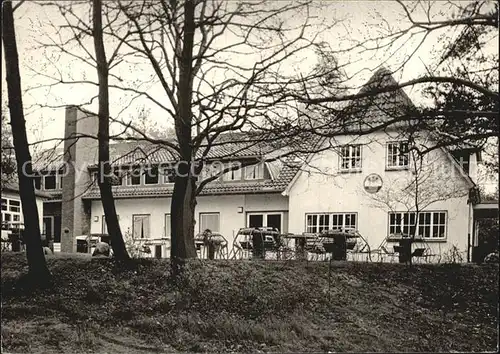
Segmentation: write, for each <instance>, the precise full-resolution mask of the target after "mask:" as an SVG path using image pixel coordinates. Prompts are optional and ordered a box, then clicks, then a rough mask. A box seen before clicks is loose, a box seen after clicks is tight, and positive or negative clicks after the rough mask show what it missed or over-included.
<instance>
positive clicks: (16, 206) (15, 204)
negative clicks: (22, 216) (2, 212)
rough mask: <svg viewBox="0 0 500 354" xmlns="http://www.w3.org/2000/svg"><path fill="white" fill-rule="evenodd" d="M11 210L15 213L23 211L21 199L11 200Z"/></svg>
mask: <svg viewBox="0 0 500 354" xmlns="http://www.w3.org/2000/svg"><path fill="white" fill-rule="evenodd" d="M9 211H13V212H15V213H20V212H21V202H20V201H19V200H12V199H11V200H9Z"/></svg>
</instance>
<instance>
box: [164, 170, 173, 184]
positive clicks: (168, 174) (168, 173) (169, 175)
mask: <svg viewBox="0 0 500 354" xmlns="http://www.w3.org/2000/svg"><path fill="white" fill-rule="evenodd" d="M162 175H163V183H174V182H175V170H174V169H171V168H170V169H167V168H165V169H163V172H162Z"/></svg>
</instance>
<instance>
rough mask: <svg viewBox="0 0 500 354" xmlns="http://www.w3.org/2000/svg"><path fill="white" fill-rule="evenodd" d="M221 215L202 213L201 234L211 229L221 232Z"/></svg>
mask: <svg viewBox="0 0 500 354" xmlns="http://www.w3.org/2000/svg"><path fill="white" fill-rule="evenodd" d="M219 226H220V225H219V213H200V232H203V231H205V230H206V229H210V231H212V232H219V231H220V228H219Z"/></svg>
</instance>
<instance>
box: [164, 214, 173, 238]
mask: <svg viewBox="0 0 500 354" xmlns="http://www.w3.org/2000/svg"><path fill="white" fill-rule="evenodd" d="M163 222H164V223H165V224H164V225H163V235H164V237H166V238H171V237H172V227H171V225H172V215H171V214H170V213H165V216H164V217H163ZM167 231H168V232H167Z"/></svg>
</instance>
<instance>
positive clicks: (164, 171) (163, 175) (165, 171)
mask: <svg viewBox="0 0 500 354" xmlns="http://www.w3.org/2000/svg"><path fill="white" fill-rule="evenodd" d="M170 170H171V171H172V172H174V173H175V170H174V169H169V168H167V167H163V168H161V169H160V176H161V183H162V184H174V182H170V181H169V180H168V177H169V171H170ZM174 178H175V176H174Z"/></svg>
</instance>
